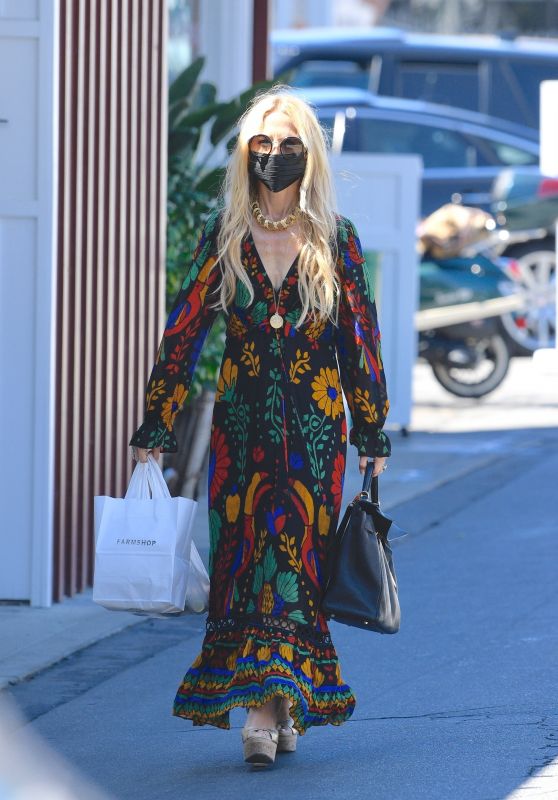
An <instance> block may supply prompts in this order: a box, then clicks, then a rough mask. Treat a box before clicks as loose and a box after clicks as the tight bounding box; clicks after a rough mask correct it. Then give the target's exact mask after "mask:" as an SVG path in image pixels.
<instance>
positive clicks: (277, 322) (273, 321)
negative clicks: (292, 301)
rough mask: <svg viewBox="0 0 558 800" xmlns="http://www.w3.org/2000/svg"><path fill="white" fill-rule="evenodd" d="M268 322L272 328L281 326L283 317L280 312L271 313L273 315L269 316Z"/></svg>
mask: <svg viewBox="0 0 558 800" xmlns="http://www.w3.org/2000/svg"><path fill="white" fill-rule="evenodd" d="M269 324H270V325H271V327H272V328H282V327H283V317H282V316H281V314H277V313H275V314H273V316H271V317H270V318H269Z"/></svg>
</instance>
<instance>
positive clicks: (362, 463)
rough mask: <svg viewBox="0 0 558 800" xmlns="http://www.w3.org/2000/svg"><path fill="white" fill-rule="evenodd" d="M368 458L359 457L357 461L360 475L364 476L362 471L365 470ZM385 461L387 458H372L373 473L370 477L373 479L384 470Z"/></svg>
mask: <svg viewBox="0 0 558 800" xmlns="http://www.w3.org/2000/svg"><path fill="white" fill-rule="evenodd" d="M369 460H370V459H369V456H360V458H359V461H358V469H359V472H360V474H361V475H364V470H365V469H366V465H367V463H368V461H369ZM386 461H387V456H376V457H375V458H374V471H373V473H372V477H373V478H375V477H376V475H379V474H380V472H382V470H383V468H384V464H385V463H386Z"/></svg>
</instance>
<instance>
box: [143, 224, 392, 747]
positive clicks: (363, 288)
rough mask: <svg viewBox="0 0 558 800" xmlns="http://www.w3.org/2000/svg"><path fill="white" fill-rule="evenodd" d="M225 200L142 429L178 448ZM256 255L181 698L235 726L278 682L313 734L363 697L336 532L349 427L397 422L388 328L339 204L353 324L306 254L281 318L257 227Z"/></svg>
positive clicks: (212, 289) (199, 255)
mask: <svg viewBox="0 0 558 800" xmlns="http://www.w3.org/2000/svg"><path fill="white" fill-rule="evenodd" d="M217 225H218V215H217V213H214V214H213V215H212V216H211V217H210V218H209V220H208V222H207V223H206V225H205V227H204V230H203V232H202V234H201V236H200V239H199V242H198V245H197V248H196V251H195V253H194V257H193V260H192V263H191V267H190V269H189V271H188V274H187V275H186V277H185V279H184V282H183V284H182V287H181V290H180V292H179V293H178V296H177V297H176V300H175V302H174V304H173V307H172V310H171V312H170V315H169V317H168V320H167V324H166V328H165V331H164V334H163V337H162V341H161V344H160V348H159V351H158V354H157V358H156V362H155V365H154V367H153V371H152V373H151V376H150V378H149V381H148V385H147V391H146V407H145V418H144V422H143V424H142V425H141V427H140V428H139V429H138V430H137V431H136V433H134V435H133V436H132V439H131V441H130V444H132V445H137V446H139V447H145V448H151V447H156V446H160V447H161V448H162V451H163V452H176V450H177V442H176V438H175V435H174V433H173V423H174V420H175V417H176V414H177V413H178V412H179V411H180V409H181V408H182V405H183V403H184V400H185V398H186V396H187V393H188V390H189V386H190V383H191V380H192V375H193V372H194V368H195V365H196V362H197V359H198V356H199V354H200V351H201V348H202V345H203V342H204V340H205V337H206V335H207V333H208V331H209V330H210V328H211V325H212V323H213V322H214V320H215V319H216V317H217V315H218V314H219V313H221V310H220V309H217V310H216V309H210V308H209V307H208V305H209V303H214V302H215V300H216V298H217V293H216V289H217V288H218V286H219V284H220V278H221V273H220V269H219V267H218V266H216V258H215V252H216V233H217ZM242 261H243V265H244V267H245V269H246V271H247V273H248V276H249V278H250V280H251V282H252V285H253V287H254V292H255V299H254V301H253V303H252V304H249V295H248V292H247V290H246V287H245V286H244V285H243V284H242V283H241V282H240V281H239V282H238V287H237V293H236V297H235V300H234V303H233V304H232V305H231V307H230V309H229V314H228V316H227V329H226V342H225V350H224V353H223V358H222V362H221V367H220V373H219V377H218V382H217V387H216V396H215V404H214V409H213V418H212V426H211V440H210V461H209V476H208V513H209V528H210V552H209V568H208V571H209V574H210V579H211V584H210V586H211V588H210V597H209V611H208V614H207V618H206V631H205V637H204V640H203V643H202V647H201V652H200V654H199V656H198V657H197V658H196V660H195V661H194V663H193V664H192V666H191V667H190V669H188V671H187V672H186V674H185V676H184V678H183V680H182V682H181V683H180V685H179V687H178V690H177V693H176V697H175V700H174V704H173V709H172V713H173V714H175V715H176V716H179V717H183V718H187V719H191V720H192V721H193V723H194V725H204V724H210V725H214V726H217V727H219V728H230V722H229V711H230V709H232V708H234V707H241V706H245V707H247V708H248V707H250V706H258V705H262V704H263V703H265V702H266V701H267V700H268V699H270V698H271V697H273V696H274V695H281V696H283V697H288V698H290V700H291V701H292V706H291V711H290V713H291V716H292V718H293V720H294V725H295V727H296V729H297V730H298V732H299V733H300V734H304V733H305V732H306V730H307V729H308V728H309V727H310V726H312V725H325V724H327V723H331V724H333V725H340V724H341V723H343V722H344V721H345V720H347V719H348V718H349V717H350V716H351V714H352V712H353V709H354V706H355V702H356V700H355V695H354V693H353V691H352V690H351V688H350V687H349V686H348V685H347V684H346V683H345V682H344V681H343V678H342V676H341V670H340V665H339V661H338V657H337V653H336V651H335V647H334V645H333V642H332V640H331V635H330V632H329V629H328V624H327V619H326V617H325V615H324V614H323V613H322V612H321V611H320V599H321V596H322V588H323V586H324V582H325V563H326V555H327V549H328V546H329V545H330V544H331V541H332V537H333V536H334V534H335V530H336V526H337V521H338V517H339V513H340V510H341V495H342V489H343V480H344V472H345V460H346V455H347V421H346V417H345V413H344V406H343V398H342V394H341V390H342V387H343V390H344V393H345V396H346V399H347V404H348V406H349V409H350V412H351V419H352V427H351V430H350V433H349V443H350V444H352V445H354V446H355V447H356V451H357V453H358V454H361V455H368V456H376V455H378V456H389V455H390V442H389V439H388V437H387V435H386V434H385V433H384V432H383V430H382V426H383V424H384V421H385V418H386V414H387V412H388V408H389V401H388V398H387V392H386V380H385V375H384V369H383V364H382V358H381V347H380V330H379V328H378V320H377V313H376V305H375V302H374V297H373V291H372V288H371V285H370V283H369V277H368V272H367V269H366V264H365V260H364V258H363V256H362V251H361V247H360V243H359V239H358V237H357V234H356V232H355V229H354V227H353V225H352V224H351V222H350V221H349V220H348V219H346V218H344V217H338V258H337V262H336V269H337V274H338V277H339V280H340V284H341V296H340V306H339V318H338V322H339V324H338V326H335V325H333V324H332V323H330V322H323V321H319V320H317V319H314V317H313V315H312V313H311V312H310V314H309V315H308V316H307V317H306V320H305V322H304V323H303V325H302V327H301V328H300V329H299V330H296V329H295V327H294V325H295V323H296V321H297V319H298V317H299V315H300V312H301V301H300V297H299V293H298V288H297V280H298V277H297V262H298V259H295V261H294V262H293V263H292V264H291V266H290V268H289V271H288V273H287V275H286V276H285V279H284V281H283V283H282V286H281V291H280V293H279V292H278V291H277V290H276V292H275V294H276V296H277V297H278V300H279V308H278V309H277V311H278V313H279V314H280V315H281V316H282V317H283V318H284V324H283V326H282V327H281V328H279V329H275V328H273V327H272V326H271V325H270V321H269V320H270V317H271V316H272V314H273V313H274V311H275V310H276V309H275V302H274V298H273V288H272V284H271V281H270V279H269V277H268V275H267V273H266V271H265V268H264V266H263V264H262V261H261V259H260V257H259V254H258V252H257V249H256V246H255V244H254V241H253V238H252V236H251V234H249V235H248V236H247V237H246V238H245V239H244V241H243V252H242Z"/></svg>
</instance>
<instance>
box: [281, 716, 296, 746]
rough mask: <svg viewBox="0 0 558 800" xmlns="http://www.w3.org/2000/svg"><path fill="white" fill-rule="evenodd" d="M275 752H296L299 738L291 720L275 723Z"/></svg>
mask: <svg viewBox="0 0 558 800" xmlns="http://www.w3.org/2000/svg"><path fill="white" fill-rule="evenodd" d="M277 733H278V734H279V736H278V739H277V752H278V753H294V751H295V750H296V743H297V740H298V737H299V733H298V731H297V729H296V728H295V727H294V723H293V720H292V719H291V718H290V717H289V718H288V719H282V720H280V721H279V722H278V723H277Z"/></svg>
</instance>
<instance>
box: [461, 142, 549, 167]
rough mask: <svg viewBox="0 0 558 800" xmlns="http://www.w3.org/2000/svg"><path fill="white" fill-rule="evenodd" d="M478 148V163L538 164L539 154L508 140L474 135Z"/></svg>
mask: <svg viewBox="0 0 558 800" xmlns="http://www.w3.org/2000/svg"><path fill="white" fill-rule="evenodd" d="M471 140H472V141H474V142H475V144H476V145H477V148H478V156H477V161H478V165H479V166H481V167H484V166H493V165H497V166H500V167H502V166H503V167H524V166H526V165H528V164H538V163H539V157H538V155H536V154H534V153H531V152H530V151H529V150H525V149H523V148H521V147H517V146H515V145H512V144H508V142H501V141H498V140H497V139H491V138H487V137H484V136H472V137H471Z"/></svg>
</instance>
